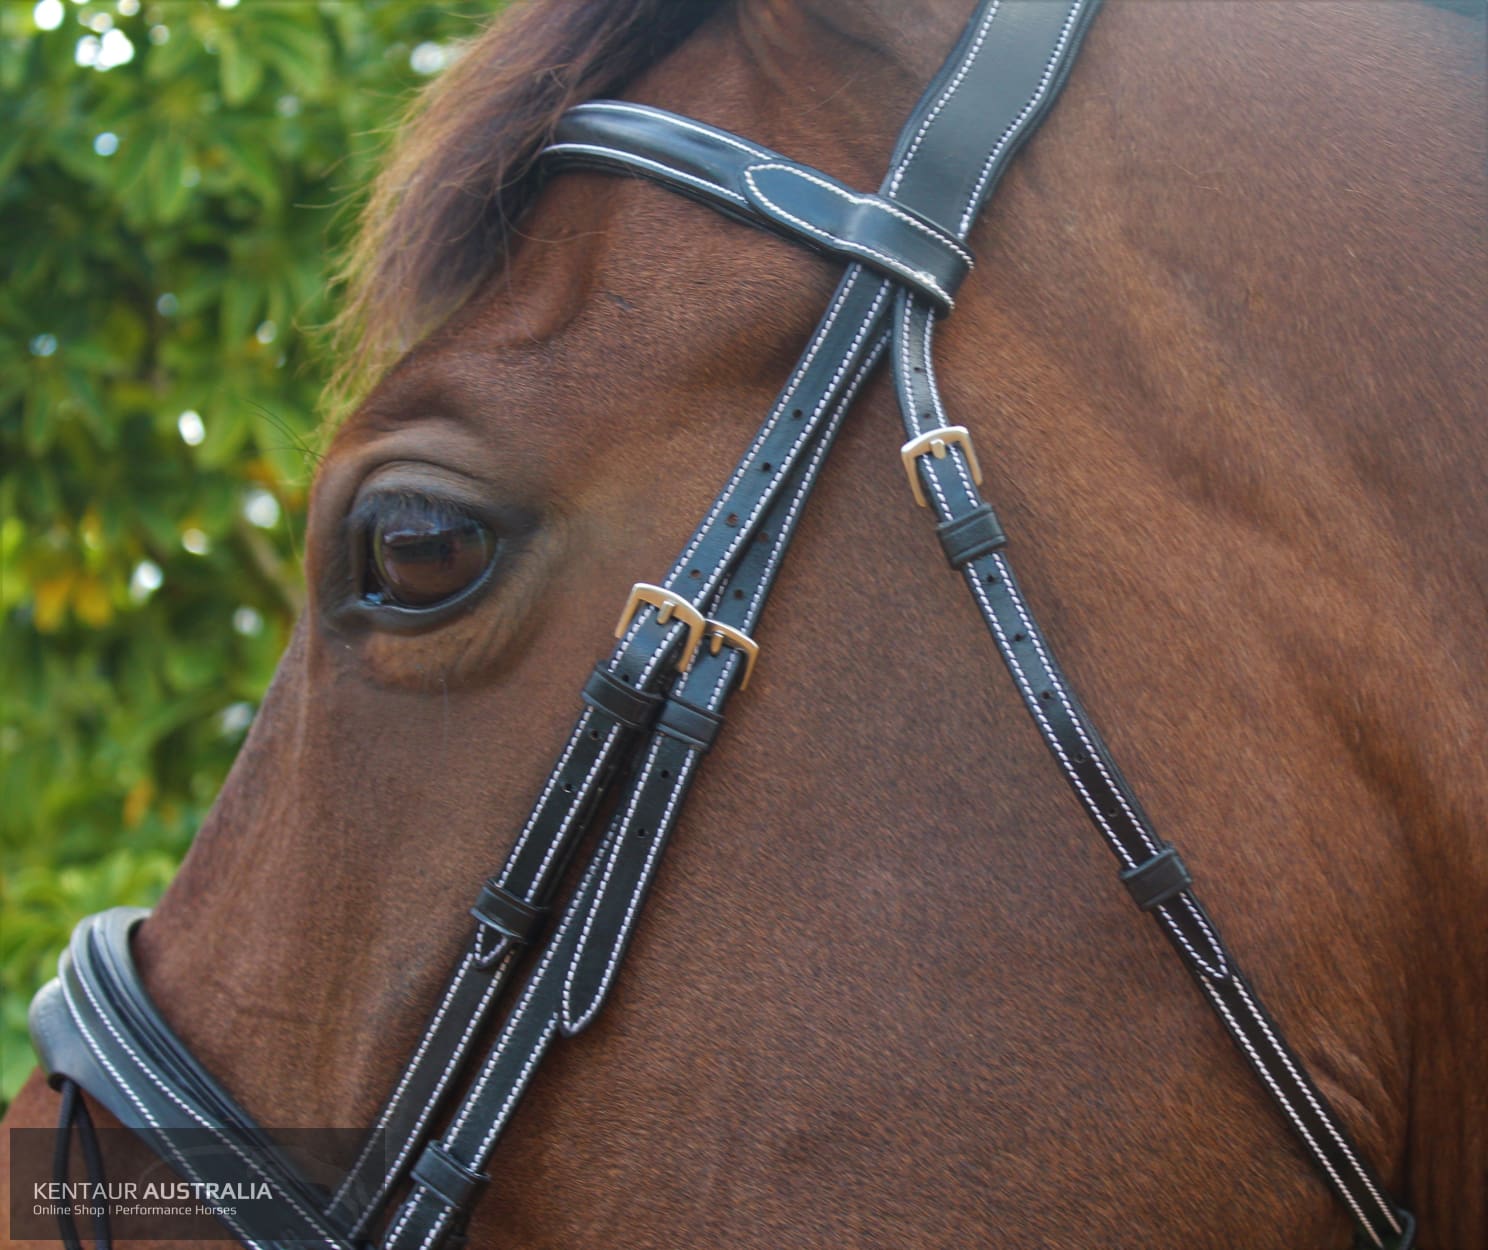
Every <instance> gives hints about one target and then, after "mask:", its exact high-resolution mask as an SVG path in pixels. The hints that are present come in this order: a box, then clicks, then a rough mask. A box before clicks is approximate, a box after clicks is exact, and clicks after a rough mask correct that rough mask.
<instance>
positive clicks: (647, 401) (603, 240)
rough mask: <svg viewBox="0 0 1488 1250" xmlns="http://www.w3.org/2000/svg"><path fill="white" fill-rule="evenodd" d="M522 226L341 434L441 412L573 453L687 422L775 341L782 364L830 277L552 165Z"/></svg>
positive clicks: (629, 187)
mask: <svg viewBox="0 0 1488 1250" xmlns="http://www.w3.org/2000/svg"><path fill="white" fill-rule="evenodd" d="M522 231H523V237H522V239H521V240H520V242H519V245H518V246H517V247H516V248H515V251H514V255H513V258H512V260H511V263H510V264H509V265H508V266H507V267H506V268H504V269H503V270H502V271H501V272H500V273H498V274H496V275H494V276H493V277H492V278H490V279H489V280H488V281H487V282H486V283H485V284H484V285H483V286H482V288H481V289H480V290H479V291H478V292H477V293H476V294H475V295H474V296H472V297H471V299H470V300H469V302H468V303H467V304H466V305H465V307H463V308H462V309H461V310H459V312H457V313H456V314H455V315H454V316H453V317H451V318H450V320H449V321H448V322H447V323H446V325H445V326H443V327H441V329H439V330H438V331H436V332H435V333H434V334H433V335H431V336H430V338H429V339H428V340H427V341H426V342H424V343H423V344H420V345H419V346H418V347H416V348H415V349H414V350H413V351H411V352H410V353H409V354H408V355H407V356H405V357H404V359H403V360H401V361H400V362H399V363H398V364H397V365H396V366H395V367H394V368H393V369H392V370H390V372H389V374H388V375H387V377H386V378H385V379H384V380H383V382H382V383H381V384H380V385H379V386H378V387H377V388H376V389H375V390H374V392H373V393H372V395H371V396H370V397H369V399H368V401H367V402H366V403H365V404H364V405H363V406H362V408H361V409H360V410H359V411H358V412H357V413H356V414H354V415H353V417H352V418H351V419H350V420H349V422H348V426H349V430H348V432H349V433H350V434H351V435H353V441H358V440H360V439H362V438H366V437H375V436H379V435H382V434H385V433H387V432H389V431H393V430H400V429H406V428H407V427H408V426H410V425H419V426H422V427H424V428H426V429H427V430H428V431H429V437H430V438H431V439H434V440H438V439H440V437H441V434H440V429H441V428H442V429H445V430H446V431H447V430H448V428H449V426H448V422H449V421H450V420H453V421H455V422H456V423H458V424H459V425H461V426H463V427H464V428H465V429H466V430H467V432H475V433H477V434H478V435H480V436H481V437H484V438H487V439H489V440H492V441H493V442H494V443H497V444H500V445H503V446H512V447H515V448H520V449H523V450H524V451H525V452H527V453H529V454H541V453H540V451H539V447H538V445H539V444H540V445H541V447H543V448H558V449H563V450H564V453H565V454H566V455H571V456H578V457H580V458H583V455H584V453H585V451H586V450H590V451H592V450H594V449H598V448H605V447H617V446H621V445H624V444H626V443H630V442H635V441H636V440H654V439H655V438H656V437H658V436H660V435H661V434H663V433H665V432H666V431H668V430H670V429H673V428H675V427H676V425H677V424H678V422H679V421H686V422H687V423H688V425H689V426H690V427H694V428H695V427H696V425H697V423H698V422H699V420H702V419H705V417H706V416H707V414H708V413H710V412H711V411H712V410H713V409H716V407H717V401H718V397H719V396H720V395H723V394H727V395H729V396H735V395H737V394H738V393H739V392H741V391H745V390H747V391H750V392H753V391H754V390H756V389H757V384H758V383H759V381H760V379H761V378H762V377H765V376H766V374H767V371H768V370H769V368H770V365H771V362H772V360H774V358H775V357H777V356H778V357H779V366H780V368H781V369H782V370H783V369H784V368H785V367H786V366H787V360H786V355H787V353H788V352H789V351H791V350H792V349H793V348H794V347H795V346H797V345H798V344H797V338H798V333H799V332H801V331H803V330H804V328H805V327H806V326H808V325H809V323H810V320H811V318H812V317H813V315H814V312H815V310H816V309H817V307H818V306H819V305H820V303H821V301H822V299H823V298H824V296H825V293H826V292H827V291H828V290H829V289H830V269H829V267H828V266H827V265H826V264H825V263H824V262H812V261H811V260H809V259H807V260H804V261H803V259H802V258H801V257H800V256H799V255H797V254H794V253H792V252H791V251H790V250H789V248H788V245H786V244H783V243H781V242H779V241H777V240H774V239H770V238H767V237H765V236H763V235H753V234H751V233H750V232H740V231H739V230H738V227H737V226H734V225H732V224H731V223H728V222H725V221H722V220H720V219H719V218H718V217H717V215H716V214H713V213H711V212H709V211H708V210H707V209H705V208H703V207H701V206H698V205H694V204H691V203H689V202H687V201H684V200H679V199H678V198H677V197H675V196H671V195H669V194H667V193H666V192H664V191H661V190H660V189H658V188H655V187H651V186H648V185H645V184H639V183H630V184H627V183H617V182H616V181H614V180H613V179H604V178H603V177H600V176H585V175H570V176H568V177H565V178H563V179H559V180H556V181H555V182H554V183H553V184H552V185H551V186H550V187H549V188H548V189H547V190H545V192H544V193H543V195H542V197H541V198H540V199H539V201H538V202H537V204H536V205H535V206H534V208H533V211H532V212H531V213H530V214H529V216H528V218H527V219H525V221H524V224H523V227H522ZM762 361H763V362H764V364H763V366H762ZM776 380H777V381H778V380H779V378H777V379H776ZM730 402H732V401H730ZM751 402H752V401H751ZM751 411H753V410H751ZM754 415H756V416H757V413H755V414H754Z"/></svg>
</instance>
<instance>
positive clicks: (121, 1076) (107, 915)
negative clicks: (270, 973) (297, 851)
mask: <svg viewBox="0 0 1488 1250" xmlns="http://www.w3.org/2000/svg"><path fill="white" fill-rule="evenodd" d="M147 914H148V913H147V912H145V911H143V910H141V909H139V908H135V907H116V908H114V909H113V910H111V911H106V912H101V913H100V914H98V915H96V916H90V917H88V918H87V919H86V920H84V921H82V922H81V923H80V924H79V925H78V927H77V928H76V929H75V930H74V931H73V935H72V940H71V942H70V943H69V945H68V949H67V953H66V954H65V955H64V956H63V957H62V961H61V965H60V967H59V969H58V977H57V979H56V980H55V981H51V982H49V983H48V984H47V985H46V986H45V987H44V988H43V990H42V992H41V993H40V994H38V995H37V996H36V998H35V999H34V1000H33V1001H32V1004H31V1037H32V1040H33V1041H34V1042H35V1044H36V1049H37V1052H38V1054H39V1055H40V1057H41V1061H42V1064H43V1066H45V1068H46V1069H47V1071H48V1072H49V1073H51V1074H52V1076H53V1079H54V1081H55V1080H57V1079H59V1078H62V1077H66V1078H67V1079H69V1080H71V1081H74V1082H76V1083H77V1084H78V1085H80V1086H81V1087H82V1088H83V1089H85V1090H87V1092H88V1093H89V1094H90V1095H91V1096H92V1097H93V1098H95V1099H97V1101H98V1102H100V1103H101V1104H102V1105H103V1106H104V1107H105V1108H107V1109H108V1111H110V1112H111V1113H112V1114H113V1115H114V1116H115V1117H117V1118H118V1120H119V1122H120V1123H121V1124H123V1125H124V1126H125V1127H126V1128H129V1129H132V1130H133V1131H134V1132H135V1133H137V1134H138V1135H139V1136H140V1137H141V1138H142V1139H143V1140H144V1141H145V1142H147V1143H148V1144H149V1146H150V1147H151V1149H153V1150H154V1151H155V1152H156V1153H157V1154H158V1155H159V1156H160V1157H161V1158H162V1159H164V1160H166V1162H168V1163H169V1164H170V1165H171V1167H172V1168H174V1169H175V1170H176V1171H177V1172H178V1173H179V1174H180V1175H181V1176H182V1177H184V1178H186V1179H187V1180H193V1181H202V1182H206V1183H208V1184H215V1185H219V1186H223V1185H228V1184H242V1183H243V1182H244V1181H248V1182H254V1183H262V1184H265V1185H267V1186H268V1187H269V1191H270V1192H271V1193H272V1194H273V1196H274V1201H273V1202H272V1203H253V1204H251V1208H250V1207H249V1206H245V1207H244V1208H242V1209H240V1208H238V1207H224V1208H223V1210H224V1211H227V1212H228V1214H226V1215H224V1216H223V1219H224V1221H225V1222H226V1223H227V1225H228V1226H229V1228H231V1230H232V1232H233V1234H234V1236H236V1237H237V1238H239V1240H241V1241H242V1242H243V1244H244V1245H247V1246H254V1247H263V1248H264V1250H268V1248H269V1247H273V1246H278V1245H280V1244H295V1243H305V1242H311V1243H314V1244H316V1245H320V1246H325V1247H332V1248H334V1250H352V1246H351V1243H350V1242H349V1241H348V1240H347V1239H346V1238H344V1237H343V1236H342V1235H341V1233H340V1232H339V1230H337V1229H336V1228H335V1227H334V1226H333V1225H331V1224H330V1223H329V1222H328V1221H326V1220H325V1219H324V1218H323V1217H322V1215H321V1213H320V1208H321V1204H322V1203H323V1202H324V1195H323V1194H321V1193H320V1192H319V1191H318V1190H316V1189H315V1188H313V1187H312V1186H311V1185H309V1183H308V1182H306V1181H304V1180H303V1179H301V1177H300V1176H299V1174H298V1173H297V1172H296V1170H295V1169H294V1167H293V1165H292V1164H291V1163H290V1162H289V1161H288V1160H287V1159H286V1158H285V1157H284V1156H283V1154H281V1152H280V1150H279V1148H278V1147H277V1146H276V1145H275V1144H274V1143H273V1141H272V1140H270V1139H269V1137H268V1136H267V1134H265V1133H263V1132H262V1131H261V1130H260V1129H258V1128H257V1127H256V1126H255V1125H254V1123H253V1121H252V1119H251V1118H249V1116H248V1113H247V1112H246V1111H244V1110H243V1109H242V1108H241V1107H240V1106H239V1105H238V1104H237V1103H236V1102H235V1101H234V1100H233V1098H232V1097H231V1096H230V1095H229V1094H228V1093H227V1091H226V1090H224V1089H223V1088H222V1087H221V1086H220V1085H218V1084H217V1082H216V1081H214V1080H213V1079H212V1077H211V1075H210V1074H209V1073H208V1072H207V1071H206V1070H205V1069H204V1068H203V1067H202V1066H201V1065H200V1064H199V1063H197V1061H196V1060H195V1059H194V1058H193V1057H192V1055H191V1053H190V1052H189V1051H188V1050H187V1049H186V1048H185V1046H183V1045H182V1044H181V1042H180V1040H179V1039H178V1038H177V1037H176V1035H175V1033H174V1032H172V1031H171V1029H170V1028H169V1026H168V1025H167V1024H166V1023H165V1021H164V1020H163V1019H162V1018H161V1016H160V1013H159V1012H157V1011H156V1010H155V1008H154V1006H153V1004H151V1002H150V1000H149V998H148V997H147V996H146V994H145V992H144V987H143V986H142V985H141V984H140V979H139V973H138V972H137V970H136V969H135V965H134V957H133V955H132V954H131V953H130V949H129V935H130V933H131V932H132V931H133V929H134V927H135V926H136V925H137V924H138V923H139V922H140V921H141V920H143V919H144V918H145V916H146V915H147ZM181 1130H186V1131H188V1132H189V1133H190V1139H189V1143H188V1142H186V1141H185V1140H184V1134H183V1133H182V1132H181ZM250 1210H251V1214H244V1212H245V1211H250ZM250 1221H251V1222H250Z"/></svg>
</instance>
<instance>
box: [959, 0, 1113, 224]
mask: <svg viewBox="0 0 1488 1250" xmlns="http://www.w3.org/2000/svg"><path fill="white" fill-rule="evenodd" d="M1083 7H1084V2H1083V0H1075V3H1074V4H1073V5H1071V6H1070V11H1069V16H1068V17H1066V18H1065V19H1064V26H1063V27H1062V28H1061V29H1060V31H1059V38H1058V40H1057V41H1056V42H1055V44H1054V51H1053V53H1052V55H1051V56H1050V57H1049V60H1048V61H1047V62H1046V63H1045V65H1044V72H1043V75H1042V77H1040V79H1039V84H1038V86H1037V87H1036V88H1035V89H1034V93H1033V95H1032V96H1031V97H1030V98H1029V100H1028V102H1027V103H1026V104H1025V105H1024V106H1023V110H1022V112H1020V113H1019V114H1018V116H1017V117H1015V118H1014V119H1013V120H1012V121H1011V122H1010V123H1008V127H1007V129H1006V130H1004V131H1003V132H1002V138H1001V139H999V140H998V141H997V146H996V147H994V148H993V149H992V151H991V153H990V154H989V155H988V157H987V163H986V164H985V165H983V166H982V172H981V175H980V176H979V177H978V178H977V183H976V189H975V190H973V191H972V193H971V203H970V204H969V205H968V206H967V209H966V211H965V212H964V213H962V214H961V220H960V222H959V223H957V227H956V232H957V233H958V234H963V235H964V234H965V233H966V232H967V231H968V230H970V229H971V223H972V222H973V221H974V220H976V214H977V209H978V208H980V206H981V205H980V201H981V198H982V192H983V191H984V190H985V189H986V186H987V179H988V178H990V177H991V176H992V171H993V170H994V169H995V168H996V166H997V158H998V157H999V156H1001V155H1002V152H1003V149H1004V148H1006V147H1007V145H1008V143H1009V142H1011V140H1012V138H1013V136H1014V135H1015V134H1017V132H1018V130H1019V128H1020V127H1021V126H1022V125H1023V123H1024V121H1026V120H1027V118H1028V115H1029V114H1030V113H1032V112H1033V110H1034V109H1036V108H1037V107H1038V106H1039V103H1040V102H1041V101H1042V100H1043V98H1044V95H1045V94H1046V93H1047V92H1048V90H1049V84H1050V83H1051V82H1052V81H1053V79H1054V70H1055V68H1056V67H1057V66H1058V64H1059V61H1060V58H1061V57H1062V56H1063V55H1064V48H1065V45H1066V44H1067V43H1069V37H1070V31H1072V30H1073V29H1074V25H1075V20H1076V19H1077V18H1078V17H1079V16H1080V11H1081V9H1082V8H1083Z"/></svg>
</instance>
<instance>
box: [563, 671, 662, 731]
mask: <svg viewBox="0 0 1488 1250" xmlns="http://www.w3.org/2000/svg"><path fill="white" fill-rule="evenodd" d="M579 697H580V698H582V699H583V700H584V702H585V703H587V704H588V705H589V706H590V707H592V708H594V709H596V710H597V711H600V712H604V713H607V714H608V715H609V716H610V717H611V718H613V719H614V720H616V721H618V722H619V723H620V724H622V725H624V726H625V728H626V729H645V728H646V727H647V726H648V725H649V724H650V723H651V719H652V717H654V716H655V715H656V709H657V708H658V707H659V706H660V705H661V696H660V695H659V694H656V693H654V692H653V691H650V690H637V689H636V688H635V687H634V686H632V685H629V684H627V683H626V682H623V681H621V680H620V679H619V678H618V677H616V676H615V675H614V674H613V673H611V672H610V670H609V669H607V668H606V667H605V666H604V665H603V664H596V665H595V666H594V672H593V673H591V674H590V675H589V680H588V681H586V682H585V683H584V689H583V690H582V691H581V692H580V695H579Z"/></svg>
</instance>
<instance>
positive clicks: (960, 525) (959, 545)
mask: <svg viewBox="0 0 1488 1250" xmlns="http://www.w3.org/2000/svg"><path fill="white" fill-rule="evenodd" d="M935 532H936V535H937V536H938V537H939V538H940V545H941V547H942V549H943V550H944V551H945V555H946V559H947V560H949V561H950V562H951V567H952V568H953V569H959V568H960V567H961V566H962V565H963V564H967V563H969V562H970V561H972V560H979V559H981V558H982V556H985V555H990V554H991V553H992V552H994V551H996V550H997V549H998V548H999V547H1001V546H1003V545H1004V544H1006V542H1007V535H1006V534H1004V533H1003V532H1002V525H1001V524H1000V523H999V522H998V520H997V514H996V513H995V512H993V511H992V505H991V504H989V503H984V504H981V505H979V506H978V507H976V508H974V509H972V511H970V512H968V513H967V514H966V515H965V516H960V517H957V518H956V519H955V520H954V521H944V522H942V523H941V524H940V525H938V526H936V527H935Z"/></svg>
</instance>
